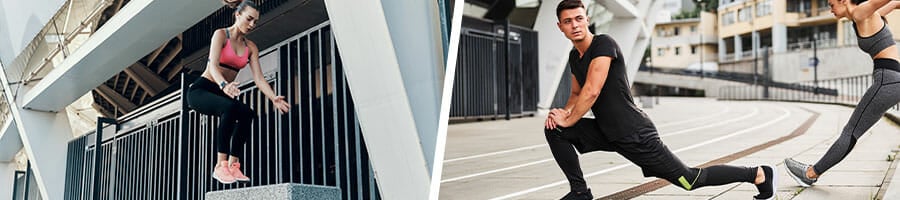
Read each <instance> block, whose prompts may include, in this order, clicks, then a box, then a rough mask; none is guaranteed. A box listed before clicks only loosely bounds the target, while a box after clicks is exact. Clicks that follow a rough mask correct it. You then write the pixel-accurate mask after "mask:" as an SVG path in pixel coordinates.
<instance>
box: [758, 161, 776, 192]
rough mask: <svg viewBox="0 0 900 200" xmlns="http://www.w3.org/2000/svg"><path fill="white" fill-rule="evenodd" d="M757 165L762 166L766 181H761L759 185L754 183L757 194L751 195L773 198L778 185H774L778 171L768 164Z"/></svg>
mask: <svg viewBox="0 0 900 200" xmlns="http://www.w3.org/2000/svg"><path fill="white" fill-rule="evenodd" d="M759 167H760V168H762V170H763V174H765V175H766V181H763V182H762V183H760V184H759V185H756V189H757V190H759V194H757V195H756V196H753V199H756V200H769V199H775V191H776V190H777V189H778V187H777V186H776V185H777V184H778V171H777V170H775V168H773V167H771V166H768V165H762V166H759Z"/></svg>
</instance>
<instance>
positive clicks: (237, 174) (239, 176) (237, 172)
mask: <svg viewBox="0 0 900 200" xmlns="http://www.w3.org/2000/svg"><path fill="white" fill-rule="evenodd" d="M229 169H230V170H231V176H233V177H234V180H237V181H250V177H247V176H244V173H243V172H241V163H231V167H230V168H229Z"/></svg>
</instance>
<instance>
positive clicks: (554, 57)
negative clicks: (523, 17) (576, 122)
mask: <svg viewBox="0 0 900 200" xmlns="http://www.w3.org/2000/svg"><path fill="white" fill-rule="evenodd" d="M560 1H561V0H545V1H543V2H542V3H541V7H540V8H538V14H537V17H536V19H535V21H534V30H535V31H537V32H538V33H540V34H538V46H539V47H540V49H538V85H539V88H538V91H539V95H538V108H539V109H549V108H550V106H551V104H553V96H554V95H556V88H558V87H559V81H560V80H561V79H562V76H565V75H567V74H563V73H565V71H566V62H568V60H566V59H568V57H569V50H571V49H572V42H571V41H569V40H568V39H566V36H565V35H563V34H562V32H560V31H559V27H558V26H556V23H557V22H558V20H557V18H556V5H557V4H559V2H560Z"/></svg>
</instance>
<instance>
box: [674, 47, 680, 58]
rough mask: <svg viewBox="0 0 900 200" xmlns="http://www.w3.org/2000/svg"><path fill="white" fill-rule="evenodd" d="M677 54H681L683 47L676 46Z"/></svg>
mask: <svg viewBox="0 0 900 200" xmlns="http://www.w3.org/2000/svg"><path fill="white" fill-rule="evenodd" d="M675 55H676V56H677V55H681V47H675Z"/></svg>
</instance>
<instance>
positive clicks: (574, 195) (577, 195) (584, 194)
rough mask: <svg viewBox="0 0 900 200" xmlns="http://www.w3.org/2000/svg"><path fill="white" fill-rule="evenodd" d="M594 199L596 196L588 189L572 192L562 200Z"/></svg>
mask: <svg viewBox="0 0 900 200" xmlns="http://www.w3.org/2000/svg"><path fill="white" fill-rule="evenodd" d="M591 199H594V195H592V194H591V189H587V190H584V191H574V190H573V191H571V192H569V193H568V194H566V196H563V197H562V198H561V199H560V200H591Z"/></svg>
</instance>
